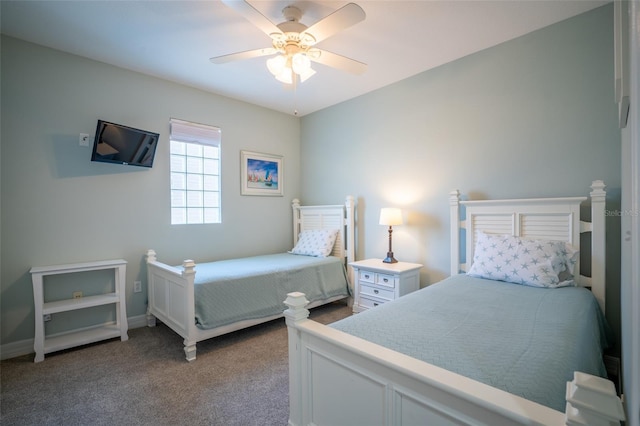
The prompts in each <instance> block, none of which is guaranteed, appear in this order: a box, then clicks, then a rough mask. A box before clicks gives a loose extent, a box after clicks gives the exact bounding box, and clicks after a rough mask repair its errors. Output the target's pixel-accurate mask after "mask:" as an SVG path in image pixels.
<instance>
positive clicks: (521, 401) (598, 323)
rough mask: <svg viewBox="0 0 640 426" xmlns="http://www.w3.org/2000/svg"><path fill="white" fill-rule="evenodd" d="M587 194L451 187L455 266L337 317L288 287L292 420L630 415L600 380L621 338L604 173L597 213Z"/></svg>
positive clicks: (594, 419) (531, 420) (498, 421)
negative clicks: (611, 285)
mask: <svg viewBox="0 0 640 426" xmlns="http://www.w3.org/2000/svg"><path fill="white" fill-rule="evenodd" d="M586 200H587V198H586V197H571V198H546V199H518V200H491V201H460V197H459V193H458V192H457V191H455V192H453V193H452V194H451V197H450V206H451V277H449V278H447V279H445V280H443V281H441V282H439V283H436V284H432V285H430V286H428V287H426V288H423V289H421V290H418V291H416V292H413V293H410V294H408V295H405V296H403V297H401V298H400V299H398V300H396V301H394V302H392V303H388V304H382V305H380V306H379V307H376V308H374V309H370V310H367V311H365V312H363V313H359V314H357V315H354V316H352V317H349V318H345V319H343V320H341V321H338V322H336V323H334V324H330V325H329V326H325V325H321V324H318V323H315V322H314V321H311V320H309V319H308V318H307V316H308V311H307V310H306V309H305V304H306V301H305V297H304V294H303V293H302V292H293V293H290V294H289V295H288V298H287V300H286V302H285V304H286V305H287V306H288V307H289V309H287V310H286V311H285V317H286V322H287V326H288V330H289V331H288V332H289V381H290V392H289V394H290V417H289V425H291V426H294V425H296V426H297V425H311V424H313V425H418V424H420V425H423V424H434V425H452V424H456V425H459V424H466V425H503V424H529V425H533V424H538V425H564V424H571V425H573V424H585V425H598V424H602V425H610V424H614V423H610V422H611V421H613V422H616V421H617V420H619V419H621V418H623V417H624V416H623V415H622V414H621V405H620V401H619V399H618V398H617V396H616V395H615V389H613V384H612V383H611V382H609V381H607V380H604V379H601V377H606V370H605V366H604V363H603V360H602V352H603V350H604V349H605V348H606V347H607V346H608V345H610V344H611V337H612V336H611V332H610V330H609V329H608V326H607V324H606V321H605V320H604V316H603V312H604V308H605V279H604V278H605V276H604V264H605V234H604V228H605V226H604V218H605V214H604V203H605V191H604V184H603V183H602V182H601V181H595V182H593V185H592V192H591V197H590V205H591V222H584V221H581V220H580V210H581V205H582V204H583V203H584V202H585V201H586ZM461 214H465V216H466V218H465V219H464V220H462V221H461V220H460V217H461ZM581 234H585V236H588V235H590V236H591V238H590V239H588V238H585V236H583V237H582V241H581ZM581 242H582V244H581ZM461 246H463V247H464V250H463V251H462V254H461V250H460V249H461ZM589 246H590V250H589V249H588V248H589ZM581 248H582V250H583V251H585V252H587V251H589V252H590V254H591V256H590V262H589V266H590V268H583V269H585V270H588V271H590V276H589V277H586V276H583V275H581V274H580V272H579V271H580V258H579V253H576V251H575V250H574V249H578V250H580V249H581ZM583 255H584V253H583ZM587 258H589V257H588V256H587V257H585V256H583V259H587ZM583 266H585V265H583ZM460 272H468V273H460ZM585 287H590V290H587V289H586V288H585ZM576 371H577V372H578V373H575V372H576ZM584 373H586V374H584ZM598 376H599V377H598ZM572 379H573V380H572ZM594 383H595V385H593V384H594ZM592 385H593V386H592ZM337 390H339V392H337ZM585 392H586V393H587V394H588V395H587V396H588V397H589V398H587V399H588V401H587V402H585V400H584V399H581V396H582V395H583V394H585ZM590 398H593V399H590ZM603 412H604V414H603Z"/></svg>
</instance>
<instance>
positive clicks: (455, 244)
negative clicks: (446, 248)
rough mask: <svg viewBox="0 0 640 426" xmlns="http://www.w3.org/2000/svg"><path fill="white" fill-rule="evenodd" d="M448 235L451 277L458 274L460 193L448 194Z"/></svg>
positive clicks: (455, 190) (455, 191)
mask: <svg viewBox="0 0 640 426" xmlns="http://www.w3.org/2000/svg"><path fill="white" fill-rule="evenodd" d="M449 211H450V218H449V220H450V222H451V223H450V224H449V226H450V233H451V234H450V235H451V237H450V238H451V254H450V255H451V261H450V264H451V275H452V276H453V275H458V273H460V191H458V190H457V189H454V190H453V191H451V192H450V193H449Z"/></svg>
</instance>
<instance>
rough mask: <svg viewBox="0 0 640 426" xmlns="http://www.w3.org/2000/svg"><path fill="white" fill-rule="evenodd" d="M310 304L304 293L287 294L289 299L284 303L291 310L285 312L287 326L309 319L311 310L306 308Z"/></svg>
mask: <svg viewBox="0 0 640 426" xmlns="http://www.w3.org/2000/svg"><path fill="white" fill-rule="evenodd" d="M308 303H309V301H308V300H307V298H306V297H305V295H304V293H301V292H299V291H294V292H292V293H287V299H286V300H285V301H284V304H285V305H287V306H288V307H289V309H287V310H285V311H284V316H285V318H286V322H287V325H288V324H289V323H290V322H294V323H296V322H298V321H301V320H303V319H307V318H309V310H308V309H306V308H305V306H307V304H308Z"/></svg>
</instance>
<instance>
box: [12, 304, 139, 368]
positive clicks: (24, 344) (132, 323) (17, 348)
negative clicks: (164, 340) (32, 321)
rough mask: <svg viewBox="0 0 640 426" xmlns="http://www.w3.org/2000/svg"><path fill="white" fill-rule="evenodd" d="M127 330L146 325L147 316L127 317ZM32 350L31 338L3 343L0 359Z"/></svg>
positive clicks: (29, 352)
mask: <svg viewBox="0 0 640 426" xmlns="http://www.w3.org/2000/svg"><path fill="white" fill-rule="evenodd" d="M127 323H128V326H129V330H131V329H134V328H140V327H146V326H147V316H146V315H137V316H135V317H129V318H127ZM32 353H34V352H33V339H26V340H20V341H18V342H11V343H7V344H4V345H0V360H5V359H9V358H15V357H17V356H22V355H29V354H32Z"/></svg>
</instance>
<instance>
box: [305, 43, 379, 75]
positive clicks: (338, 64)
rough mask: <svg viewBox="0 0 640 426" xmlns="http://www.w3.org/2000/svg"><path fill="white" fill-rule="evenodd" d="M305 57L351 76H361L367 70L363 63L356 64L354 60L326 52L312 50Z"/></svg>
mask: <svg viewBox="0 0 640 426" xmlns="http://www.w3.org/2000/svg"><path fill="white" fill-rule="evenodd" d="M307 56H308V57H309V59H311V60H312V61H314V62H317V63H319V64H323V65H327V66H330V67H333V68H337V69H339V70H342V71H346V72H348V73H351V74H358V75H359V74H363V73H364V72H365V71H366V70H367V64H365V63H362V62H358V61H356V60H355V59H351V58H347V57H346V56H342V55H338V54H336V53H331V52H328V51H326V50H320V49H312V51H310V54H309V55H307Z"/></svg>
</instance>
